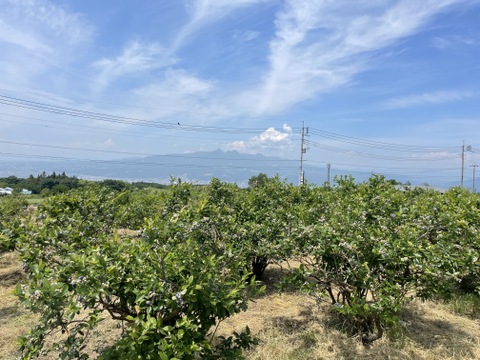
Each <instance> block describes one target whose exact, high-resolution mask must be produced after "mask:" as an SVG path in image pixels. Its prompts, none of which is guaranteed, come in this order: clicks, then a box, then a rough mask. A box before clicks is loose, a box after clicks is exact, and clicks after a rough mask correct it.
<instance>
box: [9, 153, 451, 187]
mask: <svg viewBox="0 0 480 360" xmlns="http://www.w3.org/2000/svg"><path fill="white" fill-rule="evenodd" d="M299 165H300V164H299V161H298V160H287V159H282V158H279V157H268V156H264V155H261V154H255V155H251V154H243V153H239V152H237V151H222V150H215V151H199V152H192V153H188V154H169V155H155V156H148V157H131V158H123V159H117V160H108V161H106V160H95V161H92V160H89V161H85V160H84V161H82V160H69V161H64V160H62V161H11V160H10V161H2V160H0V177H6V176H10V175H14V176H18V177H28V176H29V175H30V174H33V175H37V174H41V173H42V172H43V171H45V172H46V173H52V172H53V171H55V172H56V173H63V172H65V173H66V174H68V175H70V176H77V177H79V178H83V179H89V180H97V179H98V180H102V179H120V180H125V181H130V182H133V181H148V182H156V183H160V184H168V183H169V182H170V179H171V177H180V178H182V179H184V180H186V181H192V182H197V183H206V182H209V181H210V180H211V178H212V177H216V178H219V179H220V180H222V181H227V182H236V183H237V184H238V185H240V186H246V184H247V182H248V179H249V178H250V177H252V176H254V175H257V174H259V173H260V172H263V173H265V174H267V175H268V176H274V175H276V174H278V175H279V176H280V178H282V179H286V180H287V181H289V182H292V183H294V184H298V178H299V170H300V169H299ZM303 169H304V171H305V178H306V180H307V181H308V182H310V183H315V184H318V185H321V184H323V183H325V182H326V181H327V169H326V166H322V165H321V166H313V165H311V164H309V163H308V161H305V162H304V167H303ZM349 174H350V173H349V172H348V171H340V170H337V169H336V168H335V165H333V166H332V172H331V180H332V181H333V177H334V176H335V175H349ZM371 175H372V174H371V173H370V172H355V173H354V174H353V176H354V177H355V179H356V180H357V181H364V180H366V179H368V178H369V177H370V176H371ZM387 177H388V176H387ZM395 180H397V181H399V182H407V181H410V182H411V183H412V185H422V184H423V183H424V181H422V180H421V179H419V180H418V181H412V179H409V178H408V177H406V176H398V177H395ZM430 185H432V186H435V187H441V188H448V187H450V184H430ZM455 185H456V184H452V185H451V186H455Z"/></svg>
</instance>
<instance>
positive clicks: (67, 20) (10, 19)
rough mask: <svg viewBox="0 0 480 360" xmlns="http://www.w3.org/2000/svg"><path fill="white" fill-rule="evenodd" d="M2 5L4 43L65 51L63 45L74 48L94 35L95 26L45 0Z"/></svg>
mask: <svg viewBox="0 0 480 360" xmlns="http://www.w3.org/2000/svg"><path fill="white" fill-rule="evenodd" d="M0 4H1V6H2V11H1V12H0V41H2V42H7V43H11V44H14V45H17V46H20V47H23V48H25V49H28V50H32V51H33V50H34V51H42V52H46V53H50V52H53V51H54V49H57V50H58V49H62V48H61V47H59V45H61V44H62V45H70V46H71V45H75V44H78V43H81V42H84V41H88V40H89V39H90V37H91V35H92V34H93V27H92V26H91V25H90V24H89V23H88V22H87V21H86V20H85V19H84V18H83V17H82V15H80V14H77V13H72V12H69V11H68V10H66V9H64V8H62V7H60V6H56V5H54V4H52V3H51V2H48V1H45V0H38V1H28V0H2V1H0ZM59 41H61V44H59ZM63 50H65V49H64V48H63Z"/></svg>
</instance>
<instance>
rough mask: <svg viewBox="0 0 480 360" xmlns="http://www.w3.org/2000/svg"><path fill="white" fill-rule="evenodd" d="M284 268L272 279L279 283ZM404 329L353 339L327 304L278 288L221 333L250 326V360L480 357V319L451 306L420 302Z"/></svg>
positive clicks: (269, 275)
mask: <svg viewBox="0 0 480 360" xmlns="http://www.w3.org/2000/svg"><path fill="white" fill-rule="evenodd" d="M279 272H280V270H279V269H278V268H275V267H273V268H269V269H267V272H266V281H267V282H270V283H271V282H272V280H273V282H275V280H276V279H277V278H278V277H279ZM400 318H401V320H402V323H403V326H402V327H400V328H399V329H396V331H394V332H391V333H390V334H389V335H388V336H385V337H384V338H382V339H380V340H378V341H376V342H375V343H374V344H373V345H372V346H370V347H365V346H363V345H362V344H361V343H360V342H359V341H358V340H357V339H356V338H352V337H350V336H349V335H348V334H347V333H346V332H345V329H344V328H343V326H342V323H341V322H340V321H339V319H338V317H337V316H335V314H333V313H332V312H331V310H330V306H329V305H327V304H325V305H322V306H318V305H317V303H316V302H315V301H314V300H313V299H311V298H309V297H307V296H305V295H301V294H297V293H279V292H275V291H274V290H273V288H272V287H270V288H268V289H267V294H266V295H265V296H264V297H262V298H260V299H258V300H256V302H254V303H251V304H250V306H249V308H248V311H247V312H244V313H241V314H237V315H235V316H234V317H232V318H230V319H228V320H226V321H224V322H223V323H222V324H221V325H220V327H219V329H218V331H219V334H220V335H228V334H229V333H231V332H232V331H237V332H238V331H242V330H243V329H244V328H245V326H246V325H248V326H249V327H250V329H251V330H252V333H253V335H255V336H257V337H258V338H259V340H260V345H259V346H257V347H255V348H254V349H251V350H249V351H247V352H246V353H245V357H246V359H250V360H269V359H278V360H296V359H298V360H300V359H336V360H338V359H352V360H356V359H359V360H362V359H365V360H367V359H368V360H370V359H412V360H416V359H424V360H444V359H445V360H446V359H480V321H479V320H472V319H469V318H467V317H462V316H457V315H454V314H452V313H451V312H450V311H449V307H448V306H447V305H442V304H437V303H434V302H425V303H422V302H419V301H415V302H413V303H412V304H410V305H409V306H408V308H407V309H405V310H404V311H403V313H402V314H400Z"/></svg>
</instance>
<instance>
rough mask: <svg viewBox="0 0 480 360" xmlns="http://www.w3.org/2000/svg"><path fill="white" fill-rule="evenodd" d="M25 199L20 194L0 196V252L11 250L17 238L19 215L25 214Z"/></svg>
mask: <svg viewBox="0 0 480 360" xmlns="http://www.w3.org/2000/svg"><path fill="white" fill-rule="evenodd" d="M27 205H28V203H27V201H26V200H25V198H24V197H20V196H12V195H9V196H3V197H0V254H1V253H3V252H5V251H12V250H14V248H15V244H16V240H17V231H16V229H18V228H19V226H20V222H21V217H22V216H24V215H25V209H26V208H27Z"/></svg>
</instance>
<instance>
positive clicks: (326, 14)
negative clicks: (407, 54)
mask: <svg viewBox="0 0 480 360" xmlns="http://www.w3.org/2000/svg"><path fill="white" fill-rule="evenodd" d="M463 1H465V0H424V1H416V0H398V1H395V0H385V1H366V0H363V1H358V2H355V3H352V2H351V1H346V0H343V1H342V0H339V1H335V2H333V1H322V0H287V1H286V4H285V7H284V9H283V10H282V11H280V12H279V13H278V14H277V16H276V22H275V25H276V33H275V37H274V39H273V40H272V41H271V42H270V57H269V63H270V66H269V69H268V71H267V72H266V73H265V74H264V77H263V81H262V83H261V84H260V86H259V87H257V88H255V89H252V90H249V91H247V92H245V93H243V94H242V96H241V101H243V102H249V103H257V104H258V106H257V108H256V109H255V110H256V113H257V114H266V113H267V114H268V113H279V112H281V111H283V110H285V109H288V108H289V107H291V106H293V105H295V104H297V103H299V102H301V101H305V100H308V99H311V98H313V97H315V96H317V95H318V94H319V93H322V92H325V91H329V90H332V89H335V88H336V87H339V86H341V85H345V84H347V83H349V82H350V81H352V79H353V78H354V76H355V75H357V74H359V73H360V72H362V71H363V70H365V69H366V68H368V67H369V65H370V61H371V60H372V55H375V54H376V53H378V51H380V50H382V49H385V48H387V47H389V46H391V45H393V44H395V43H396V42H398V41H399V40H401V39H403V38H405V37H408V36H410V35H413V34H415V33H417V32H418V31H420V30H421V29H422V27H423V26H424V25H425V24H426V23H427V22H428V21H429V20H430V19H431V18H432V17H433V16H435V15H436V14H438V13H439V12H441V11H443V10H445V9H447V8H448V7H449V6H451V5H454V4H456V3H460V2H463ZM367 10H368V11H367ZM255 99H257V100H256V101H255ZM258 99H260V101H258Z"/></svg>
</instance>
